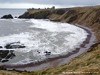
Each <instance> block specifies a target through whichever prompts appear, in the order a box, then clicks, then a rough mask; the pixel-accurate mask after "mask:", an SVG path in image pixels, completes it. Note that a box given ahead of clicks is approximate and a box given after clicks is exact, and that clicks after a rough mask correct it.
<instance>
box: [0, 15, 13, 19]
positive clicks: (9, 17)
mask: <svg viewBox="0 0 100 75" xmlns="http://www.w3.org/2000/svg"><path fill="white" fill-rule="evenodd" d="M1 19H13V16H12V15H11V14H8V15H4V16H2V17H1Z"/></svg>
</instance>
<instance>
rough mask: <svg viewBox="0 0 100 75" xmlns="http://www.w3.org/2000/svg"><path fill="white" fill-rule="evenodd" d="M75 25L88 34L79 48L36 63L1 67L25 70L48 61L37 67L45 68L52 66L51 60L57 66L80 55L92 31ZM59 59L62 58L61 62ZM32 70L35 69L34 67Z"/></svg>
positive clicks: (89, 40) (89, 39)
mask: <svg viewBox="0 0 100 75" xmlns="http://www.w3.org/2000/svg"><path fill="white" fill-rule="evenodd" d="M76 26H77V25H76ZM77 27H80V28H82V29H84V30H85V31H86V32H87V33H88V35H87V38H86V39H85V41H83V43H82V44H81V45H80V47H79V48H76V49H75V50H73V51H72V52H69V53H68V54H66V55H61V56H57V57H54V58H48V59H45V60H43V61H39V62H36V63H29V64H22V65H1V67H4V68H7V69H15V70H27V69H28V68H31V67H39V66H40V67H41V65H43V64H44V65H46V64H48V63H49V65H47V66H45V67H44V65H43V66H42V67H41V68H38V69H43V68H47V67H50V66H52V65H51V64H50V63H52V62H53V63H55V62H56V61H58V63H55V64H53V66H59V64H60V65H63V64H65V63H68V62H69V61H70V60H71V59H73V58H75V57H76V56H78V54H77V53H79V55H80V54H82V53H83V52H85V51H86V50H84V51H83V52H82V50H81V49H82V48H85V46H86V45H88V44H89V43H91V41H92V40H91V38H92V36H93V34H92V32H91V31H90V30H89V29H87V28H85V27H82V26H77ZM93 41H94V40H93ZM92 44H93V43H92ZM90 46H91V45H90ZM81 52H82V53H81ZM75 54H76V56H74V57H73V55H75ZM71 56H72V57H71ZM65 59H69V61H65ZM59 60H60V63H59ZM61 60H63V62H62V61H61ZM64 61H65V62H64ZM53 66H52V67H53ZM24 68H25V69H24ZM34 70H37V69H34ZM27 71H31V70H27Z"/></svg>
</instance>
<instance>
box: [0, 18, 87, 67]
mask: <svg viewBox="0 0 100 75" xmlns="http://www.w3.org/2000/svg"><path fill="white" fill-rule="evenodd" d="M86 38H87V32H86V31H85V30H84V29H81V28H79V27H76V26H73V25H70V24H67V23H59V22H51V21H48V20H35V19H27V20H24V19H12V20H0V46H2V47H3V48H0V50H13V51H14V52H13V53H14V54H15V56H14V57H13V58H9V59H6V57H7V56H8V55H9V54H7V56H5V57H3V58H2V59H0V61H1V62H0V65H4V64H15V65H17V64H28V63H31V62H37V61H42V60H44V59H47V58H53V57H56V56H59V55H65V54H67V53H68V52H71V51H73V50H74V49H75V48H78V47H79V46H80V44H82V43H83V41H84V40H85V39H86ZM18 42H20V43H18ZM9 43H14V45H15V44H21V45H24V46H25V48H15V49H14V48H13V49H6V48H5V45H7V44H9ZM48 52H49V54H48ZM3 60H8V61H7V62H2V61H3Z"/></svg>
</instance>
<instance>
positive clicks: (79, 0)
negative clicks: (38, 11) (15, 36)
mask: <svg viewBox="0 0 100 75" xmlns="http://www.w3.org/2000/svg"><path fill="white" fill-rule="evenodd" d="M0 3H36V4H55V5H96V4H100V0H0Z"/></svg>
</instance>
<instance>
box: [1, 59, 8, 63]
mask: <svg viewBox="0 0 100 75" xmlns="http://www.w3.org/2000/svg"><path fill="white" fill-rule="evenodd" d="M7 61H9V60H2V61H1V62H3V63H4V62H7Z"/></svg>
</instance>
